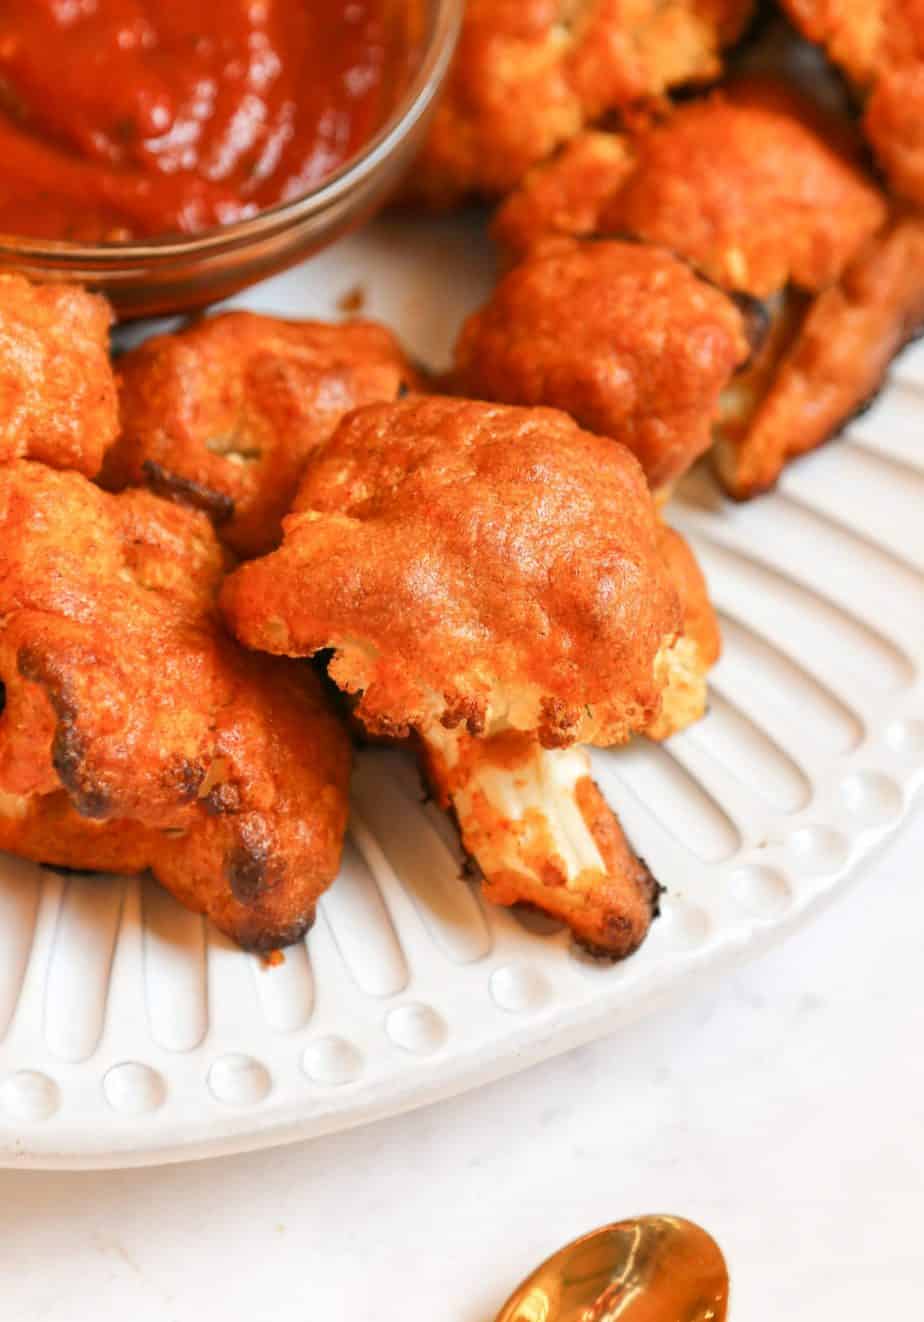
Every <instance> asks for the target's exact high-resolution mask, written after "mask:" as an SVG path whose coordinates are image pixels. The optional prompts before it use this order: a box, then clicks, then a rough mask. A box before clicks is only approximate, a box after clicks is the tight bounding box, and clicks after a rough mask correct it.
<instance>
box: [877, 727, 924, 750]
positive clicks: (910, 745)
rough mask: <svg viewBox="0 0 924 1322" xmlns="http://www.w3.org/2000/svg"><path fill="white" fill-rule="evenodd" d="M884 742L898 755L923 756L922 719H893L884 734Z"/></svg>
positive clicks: (923, 736)
mask: <svg viewBox="0 0 924 1322" xmlns="http://www.w3.org/2000/svg"><path fill="white" fill-rule="evenodd" d="M885 738H886V743H887V744H888V745H889V747H890V748H891V749H893V750H894V751H895V752H896V753H898V754H899V756H900V757H907V758H909V759H914V758H921V757H924V720H920V721H918V720H910V719H909V720H907V721H893V722H892V724H891V725H890V726H889V728H888V729H887V730H886V734H885Z"/></svg>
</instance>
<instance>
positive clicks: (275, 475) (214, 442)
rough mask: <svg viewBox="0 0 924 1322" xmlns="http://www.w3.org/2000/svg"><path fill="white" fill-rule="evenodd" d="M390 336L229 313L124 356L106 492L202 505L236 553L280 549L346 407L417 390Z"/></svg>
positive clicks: (363, 325)
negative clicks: (307, 478)
mask: <svg viewBox="0 0 924 1322" xmlns="http://www.w3.org/2000/svg"><path fill="white" fill-rule="evenodd" d="M416 384H417V379H416V375H415V373H414V370H413V368H412V367H411V365H410V363H409V362H408V361H407V359H406V358H405V356H404V354H403V352H402V350H401V348H400V346H399V345H398V343H397V341H396V340H395V338H394V336H393V335H392V334H391V332H390V331H388V330H386V329H385V327H384V326H378V325H375V324H373V323H372V322H362V321H355V322H348V323H345V324H343V325H327V324H325V323H323V322H312V321H305V322H297V321H282V320H280V319H279V318H277V317H264V316H258V315H257V314H255V313H251V312H228V313H225V314H223V315H221V316H217V317H212V318H208V319H206V320H202V321H197V322H195V323H194V324H193V325H191V326H190V327H188V328H187V329H185V330H182V331H180V332H179V333H177V334H174V335H159V336H156V337H154V338H152V339H149V340H146V341H145V342H144V343H143V344H142V345H141V346H140V347H139V348H137V349H135V350H133V351H132V352H131V353H128V354H126V355H125V356H124V357H123V358H122V359H120V361H119V395H120V404H121V413H122V432H121V436H120V438H119V440H118V442H117V444H116V445H115V446H114V447H113V448H112V449H111V450H110V452H109V454H108V455H107V459H106V465H105V469H104V471H103V475H102V479H101V480H102V482H103V485H104V486H106V487H108V488H110V489H111V490H120V489H122V488H123V487H126V486H141V485H147V486H148V487H150V488H151V489H152V490H154V491H155V492H157V494H159V495H163V496H167V497H169V498H172V499H175V500H179V501H181V502H183V503H186V504H189V505H193V506H195V507H197V508H199V509H203V510H205V512H206V513H207V514H209V515H210V517H211V518H212V520H213V521H214V523H215V525H216V527H217V528H218V530H219V534H220V536H221V538H222V540H223V541H225V542H226V543H227V545H229V546H230V547H232V548H233V549H234V550H235V551H236V552H237V553H238V554H239V555H244V556H248V555H258V554H260V553H261V552H263V551H266V550H269V549H270V548H271V547H273V546H274V545H276V544H277V542H278V541H279V537H280V531H281V529H280V525H281V522H282V518H283V515H284V514H286V513H287V512H288V510H289V507H290V505H291V503H292V499H293V497H294V495H295V492H296V489H297V487H298V481H299V478H300V476H301V472H302V469H303V468H304V465H305V461H306V459H307V458H308V455H309V454H310V453H311V451H312V450H314V449H315V448H316V447H317V446H318V445H320V444H321V443H322V442H323V441H325V440H326V439H327V437H328V436H329V435H330V433H331V432H332V431H333V430H334V428H335V427H336V425H337V423H338V422H339V421H340V419H341V418H342V417H343V415H344V414H345V413H348V412H349V411H350V409H353V408H356V407H357V406H358V405H360V404H368V403H372V402H373V401H375V400H390V399H395V398H397V397H398V396H399V395H400V394H402V393H404V392H405V391H407V390H408V389H412V388H414V387H415V386H416Z"/></svg>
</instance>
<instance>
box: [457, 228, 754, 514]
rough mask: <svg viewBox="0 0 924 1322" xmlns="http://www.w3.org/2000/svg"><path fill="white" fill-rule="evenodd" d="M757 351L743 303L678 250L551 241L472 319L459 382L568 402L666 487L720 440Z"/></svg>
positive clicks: (498, 396) (491, 394)
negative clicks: (725, 393) (724, 410)
mask: <svg viewBox="0 0 924 1322" xmlns="http://www.w3.org/2000/svg"><path fill="white" fill-rule="evenodd" d="M749 352H750V346H749V344H748V340H747V336H746V334H745V328H744V323H743V320H742V316H741V313H740V312H739V311H738V309H737V307H736V306H735V305H734V303H732V301H731V300H730V299H729V298H727V297H726V296H725V295H724V294H722V293H721V292H720V291H719V290H717V289H715V288H713V287H712V286H711V285H708V284H706V283H705V282H704V281H703V280H700V279H698V278H697V276H695V275H694V274H693V272H692V271H691V270H690V269H689V267H688V266H686V265H685V264H684V263H683V262H680V261H678V260H677V259H676V258H674V257H672V256H671V255H670V254H669V253H667V252H665V251H663V250H661V249H657V248H648V247H644V246H643V245H641V244H636V243H618V242H615V241H610V242H590V241H586V240H569V239H550V240H548V241H547V242H546V243H545V244H543V245H541V246H539V247H537V248H535V249H534V250H533V251H532V252H531V253H530V254H529V255H528V256H527V257H526V258H525V259H524V260H523V261H522V262H520V263H519V264H518V265H517V266H515V267H514V268H513V270H512V271H510V272H509V273H508V274H507V275H506V276H505V277H504V278H503V279H502V280H501V282H500V284H499V285H498V286H497V288H496V289H495V290H494V293H493V295H492V296H491V299H490V301H489V302H488V303H487V304H486V306H485V307H484V308H482V309H481V310H480V311H479V312H476V313H474V314H473V315H472V316H471V317H469V319H468V321H467V322H466V323H465V325H464V327H463V329H462V333H461V335H460V337H459V341H458V344H457V346H456V354H455V386H456V388H457V389H458V391H459V393H460V394H465V395H471V396H475V397H477V398H479V399H493V400H500V401H503V402H505V403H508V404H548V405H552V406H554V407H556V408H561V409H565V410H566V411H567V412H568V413H570V414H571V415H572V416H573V417H574V418H575V419H576V420H577V422H578V423H579V424H580V425H581V426H582V427H586V428H587V429H588V430H589V431H594V432H597V433H599V434H600V435H604V436H612V437H615V438H616V439H617V440H619V441H621V442H622V443H623V444H624V445H626V446H627V447H628V448H629V449H630V450H631V451H632V453H633V454H634V455H635V456H636V458H637V459H638V460H639V462H640V463H641V465H642V467H643V469H644V470H645V476H646V477H647V478H648V481H649V484H650V485H651V486H652V487H655V488H657V487H662V486H664V485H666V484H668V483H670V482H672V481H674V480H675V479H676V478H677V477H679V476H680V474H681V473H683V472H685V471H686V469H687V468H689V467H690V465H691V464H692V463H693V462H694V461H695V460H696V459H697V458H698V457H699V456H700V455H701V454H702V453H703V452H704V451H705V450H707V449H708V448H709V445H710V444H711V441H712V436H711V424H712V420H713V418H714V417H715V416H716V414H717V412H718V401H719V394H720V391H721V390H722V388H723V387H724V386H725V385H726V383H727V381H728V380H729V378H730V377H731V375H732V372H733V371H734V370H735V368H736V367H737V366H738V365H739V364H740V363H742V362H743V361H744V360H745V359H746V358H747V356H748V354H749Z"/></svg>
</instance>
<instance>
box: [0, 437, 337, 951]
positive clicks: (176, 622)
mask: <svg viewBox="0 0 924 1322" xmlns="http://www.w3.org/2000/svg"><path fill="white" fill-rule="evenodd" d="M225 567H226V565H225V558H224V554H223V552H222V550H221V548H220V546H219V544H218V543H217V541H216V540H215V536H214V533H213V531H212V528H211V525H210V524H209V521H208V519H207V518H206V517H205V516H204V515H203V514H201V513H198V512H196V511H193V510H188V509H182V508H179V507H178V506H175V505H173V504H170V503H168V502H166V501H163V500H160V499H158V498H157V497H156V496H153V495H151V494H150V493H148V492H146V491H129V492H126V493H124V494H123V495H120V496H114V495H109V494H107V493H105V492H103V491H100V490H99V489H98V488H97V487H95V486H93V485H92V484H91V483H89V482H88V481H86V479H84V478H83V477H81V476H79V475H78V474H74V473H55V472H53V471H51V470H50V469H48V468H45V467H43V466H42V465H39V464H31V463H27V462H23V461H19V462H17V463H14V464H11V465H8V466H6V467H4V468H0V680H2V684H3V692H4V708H3V712H2V716H0V848H4V849H8V850H11V851H13V852H14V853H17V854H21V855H24V856H26V857H29V858H34V859H36V860H38V861H39V862H44V863H51V864H58V865H64V866H68V867H78V868H91V869H94V870H107V871H109V870H117V871H131V872H136V871H143V870H150V871H152V872H153V873H154V875H155V876H156V877H157V878H158V879H159V880H160V881H161V882H162V883H163V884H164V885H165V886H167V887H168V888H169V889H170V890H171V891H173V892H174V894H176V895H177V897H178V898H179V899H180V900H181V901H182V902H183V903H184V904H186V905H187V906H189V907H190V908H192V909H196V910H200V911H202V912H204V913H206V914H208V915H209V917H211V918H212V919H213V920H214V921H215V922H216V923H217V925H218V926H219V927H221V928H222V930H223V931H225V932H227V933H228V934H229V935H231V936H232V937H234V938H235V940H237V941H239V942H240V943H241V944H242V945H244V946H246V947H249V948H252V949H258V950H268V949H271V948H274V947H276V946H280V945H284V944H287V943H288V942H291V941H294V940H296V939H297V938H298V937H299V936H300V935H301V934H302V933H303V932H304V931H305V929H306V927H307V926H308V925H309V924H310V922H311V919H312V916H313V912H314V904H315V901H316V899H317V897H318V895H319V894H320V893H321V891H323V890H324V889H325V887H326V886H327V885H328V884H329V883H330V881H332V880H333V877H334V875H335V873H336V870H337V867H338V862H339V855H340V847H341V842H342V837H343V832H344V829H345V824H346V815H347V782H348V777H349V761H350V758H349V746H348V740H347V738H346V735H345V733H344V732H343V730H342V729H341V727H340V725H339V723H338V722H337V720H336V719H335V717H334V716H333V715H332V714H331V712H330V710H329V709H328V707H327V705H326V701H325V698H324V695H323V692H322V690H321V688H320V683H319V681H318V680H317V678H316V676H315V675H314V673H313V672H312V671H311V669H310V668H309V667H302V666H297V665H295V664H293V663H290V662H286V661H281V660H277V659H275V658H269V657H257V656H255V655H252V654H250V653H247V652H245V651H244V650H243V649H241V648H240V647H238V646H237V645H236V644H235V643H234V641H233V640H232V639H231V638H230V637H228V635H227V634H226V633H225V631H224V629H223V628H222V625H221V621H220V618H219V615H218V612H217V607H216V598H217V593H218V589H219V585H220V583H221V579H222V575H223V572H224V570H225Z"/></svg>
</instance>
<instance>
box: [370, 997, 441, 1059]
mask: <svg viewBox="0 0 924 1322" xmlns="http://www.w3.org/2000/svg"><path fill="white" fill-rule="evenodd" d="M385 1031H386V1033H387V1034H388V1036H389V1037H390V1038H391V1040H392V1042H394V1043H395V1045H396V1046H399V1047H403V1048H404V1050H405V1051H411V1052H413V1053H414V1055H417V1056H426V1055H429V1054H430V1052H431V1051H438V1050H439V1048H440V1047H441V1046H442V1045H443V1043H444V1042H445V1041H446V1038H447V1037H448V1035H449V1032H448V1029H447V1028H446V1023H445V1020H444V1019H443V1017H442V1016H441V1015H439V1014H437V1012H436V1011H435V1010H434V1009H433V1007H432V1006H429V1005H421V1004H419V1003H416V1004H413V1005H399V1006H398V1007H397V1009H395V1010H392V1012H391V1013H390V1014H389V1016H388V1018H387V1019H386V1020H385Z"/></svg>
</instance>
